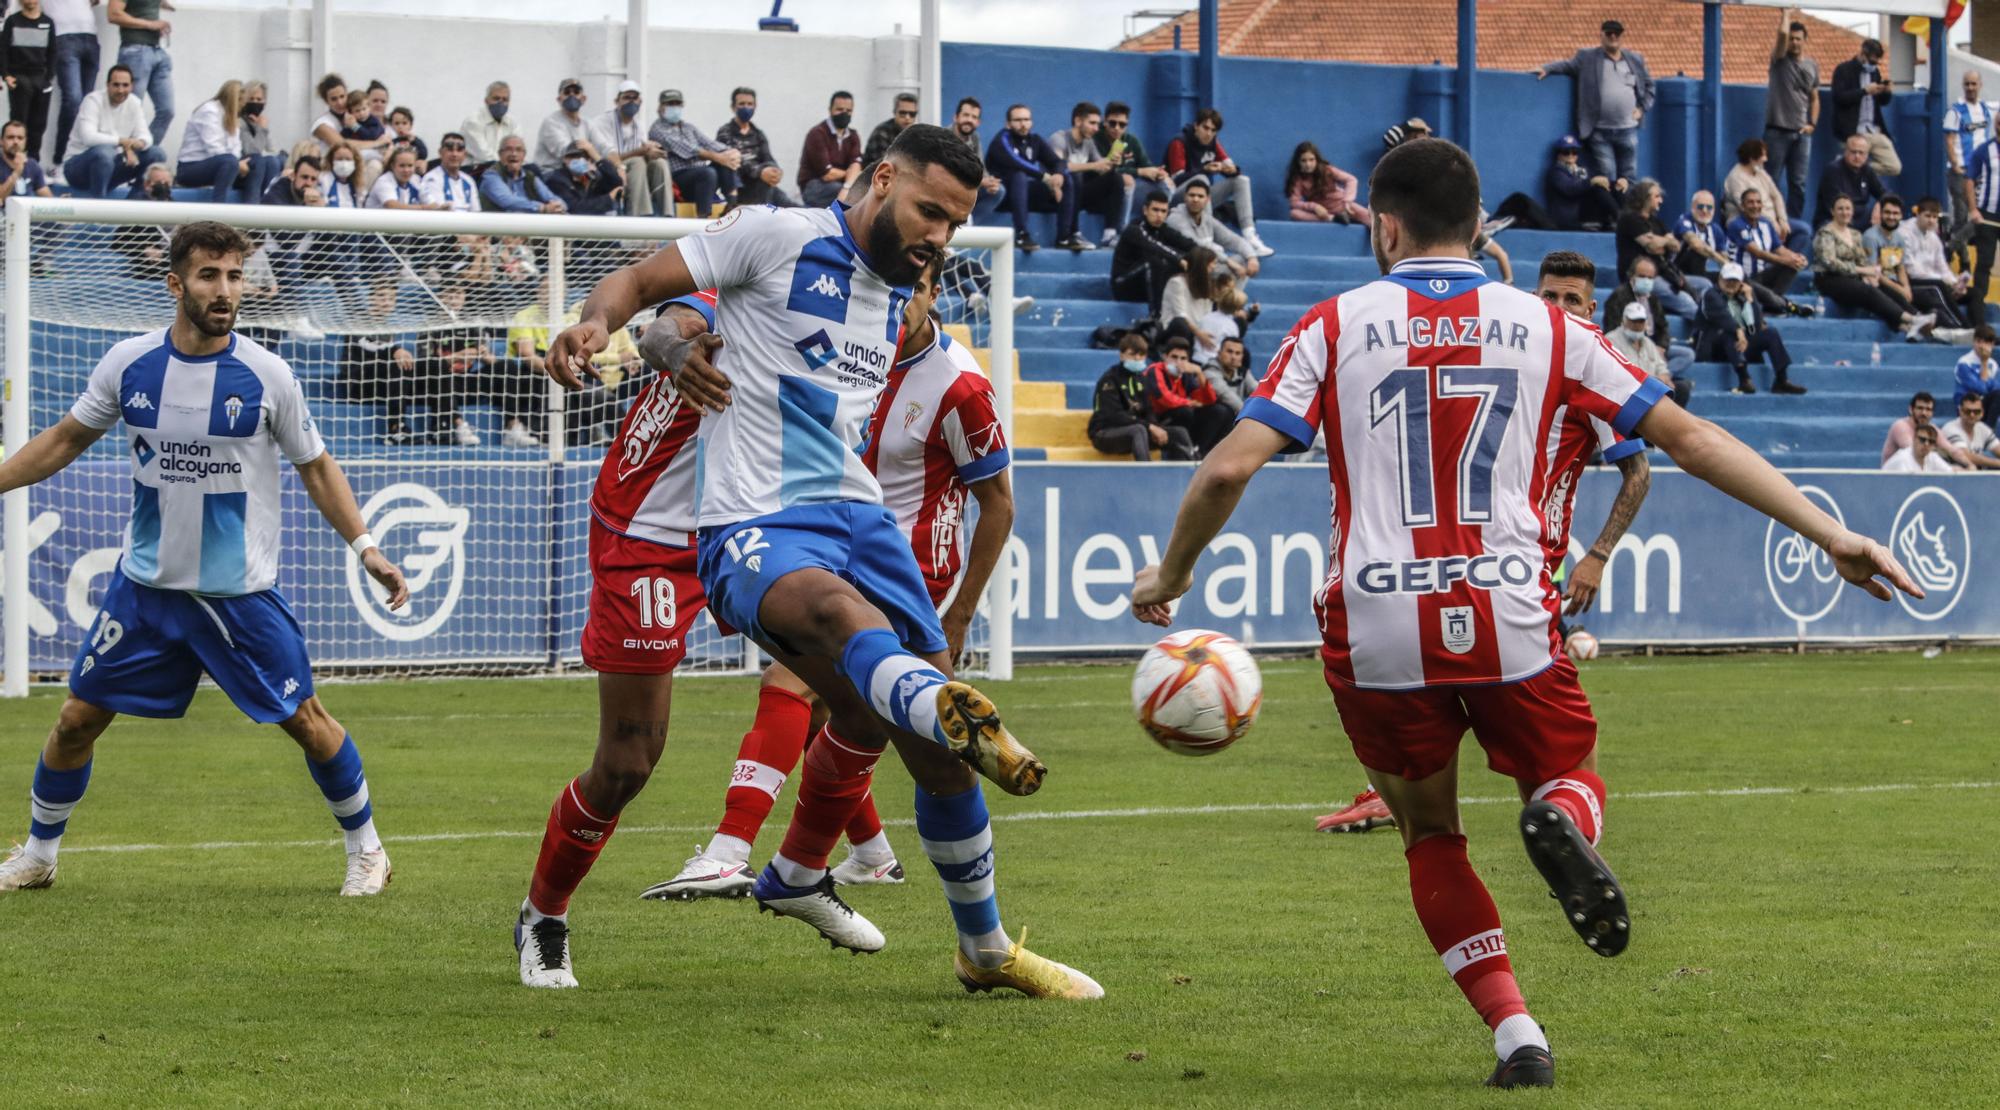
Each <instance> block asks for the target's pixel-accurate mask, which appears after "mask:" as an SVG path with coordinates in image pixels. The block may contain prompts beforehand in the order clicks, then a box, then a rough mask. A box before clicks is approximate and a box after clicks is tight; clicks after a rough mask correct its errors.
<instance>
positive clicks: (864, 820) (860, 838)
mask: <svg viewBox="0 0 2000 1110" xmlns="http://www.w3.org/2000/svg"><path fill="white" fill-rule="evenodd" d="M870 777H871V778H872V777H873V776H872V775H871V776H870ZM881 835H882V815H881V814H879V813H877V812H875V792H874V791H872V790H871V791H869V792H868V793H866V794H863V795H862V796H861V807H860V808H859V809H856V810H855V811H854V817H853V819H852V820H850V821H848V822H847V842H848V843H849V844H866V843H868V842H869V841H871V840H873V839H875V838H876V837H878V836H881Z"/></svg>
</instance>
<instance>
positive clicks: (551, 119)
mask: <svg viewBox="0 0 2000 1110" xmlns="http://www.w3.org/2000/svg"><path fill="white" fill-rule="evenodd" d="M589 99H590V98H589V97H588V96H586V95H585V94H584V91H583V82H581V81H579V80H577V79H576V78H574V77H565V78H563V79H562V80H561V81H558V82H556V110H555V111H553V112H550V113H549V114H548V115H547V116H544V117H543V118H542V126H541V128H540V129H539V130H538V131H536V132H535V159H534V161H535V166H536V167H537V168H539V169H540V170H541V171H542V172H543V173H557V172H560V171H561V170H562V164H563V151H566V150H568V149H569V148H570V147H571V145H573V144H577V143H581V144H583V146H584V147H585V148H586V149H587V150H588V151H589V153H590V160H591V161H592V162H595V161H597V160H598V152H597V144H596V143H593V142H591V141H590V125H589V124H588V123H585V122H584V120H583V105H584V102H585V101H587V100H589Z"/></svg>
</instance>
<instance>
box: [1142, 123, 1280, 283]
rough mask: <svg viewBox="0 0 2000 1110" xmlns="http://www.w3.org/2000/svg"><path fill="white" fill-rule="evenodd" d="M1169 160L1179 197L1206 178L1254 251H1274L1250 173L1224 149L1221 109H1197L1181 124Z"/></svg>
mask: <svg viewBox="0 0 2000 1110" xmlns="http://www.w3.org/2000/svg"><path fill="white" fill-rule="evenodd" d="M1166 164H1167V174H1168V175H1169V176H1170V177H1171V178H1172V179H1173V183H1174V188H1175V190H1176V191H1177V193H1176V196H1175V197H1174V199H1175V200H1179V199H1180V197H1179V195H1178V193H1179V192H1181V191H1185V190H1186V189H1187V187H1188V183H1189V182H1191V181H1203V182H1206V183H1207V184H1208V186H1209V187H1210V189H1211V190H1212V191H1213V192H1214V194H1215V203H1216V205H1217V206H1218V207H1220V206H1225V205H1226V206H1227V207H1228V208H1229V210H1230V214H1231V215H1233V216H1235V217H1236V226H1237V227H1239V228H1241V229H1242V231H1243V238H1244V239H1245V240H1246V241H1247V242H1248V243H1249V244H1250V246H1251V247H1252V248H1254V249H1253V251H1252V253H1253V254H1255V255H1257V256H1258V257H1264V256H1267V255H1270V254H1272V253H1274V252H1273V251H1272V250H1271V248H1270V247H1267V246H1265V245H1264V240H1262V239H1260V238H1258V236H1257V216H1256V213H1255V212H1254V211H1253V210H1252V208H1251V203H1250V192H1251V190H1250V175H1249V174H1246V173H1244V172H1243V170H1242V168H1241V167H1239V166H1237V164H1236V161H1235V159H1233V158H1231V157H1229V152H1228V151H1226V150H1224V149H1222V113H1221V112H1218V111H1216V110H1215V109H1213V108H1203V109H1201V110H1200V111H1198V112H1196V113H1195V114H1194V122H1193V123H1190V124H1188V125H1187V126H1186V127H1183V128H1181V133H1180V134H1178V135H1176V136H1174V137H1173V139H1172V140H1171V141H1170V142H1168V143H1167V155H1166Z"/></svg>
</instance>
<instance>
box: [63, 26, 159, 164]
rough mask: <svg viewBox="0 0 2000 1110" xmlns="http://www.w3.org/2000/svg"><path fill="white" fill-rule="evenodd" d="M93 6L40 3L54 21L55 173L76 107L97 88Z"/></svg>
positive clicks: (98, 61)
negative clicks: (59, 98) (58, 97)
mask: <svg viewBox="0 0 2000 1110" xmlns="http://www.w3.org/2000/svg"><path fill="white" fill-rule="evenodd" d="M96 6H97V0H44V2H43V4H42V7H44V8H47V9H48V12H49V15H51V16H53V17H55V21H56V37H55V42H54V44H53V46H52V48H51V49H52V50H53V51H54V58H55V81H56V88H57V89H58V90H59V91H60V92H61V93H62V107H61V108H58V109H57V110H56V141H55V145H54V146H53V147H51V148H50V154H51V156H52V157H54V158H55V160H56V163H57V167H56V168H57V172H58V173H60V172H61V171H62V161H63V159H64V157H65V153H64V152H66V151H67V150H69V135H70V131H71V129H72V128H74V127H75V126H76V113H77V110H78V109H79V108H81V107H82V105H83V98H84V97H86V96H89V95H90V94H91V93H92V92H93V91H95V90H96V88H97V70H98V67H99V66H100V65H101V64H103V63H102V61H101V58H102V52H101V47H100V46H99V44H98V41H97V16H96V13H94V12H93V11H91V9H92V8H94V7H96ZM147 137H148V138H151V137H152V133H151V132H148V133H147Z"/></svg>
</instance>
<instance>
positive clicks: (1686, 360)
mask: <svg viewBox="0 0 2000 1110" xmlns="http://www.w3.org/2000/svg"><path fill="white" fill-rule="evenodd" d="M1633 305H1638V306H1639V310H1640V311H1641V312H1643V313H1645V322H1646V326H1645V328H1644V329H1643V331H1644V332H1645V334H1646V335H1647V336H1648V337H1650V339H1651V342H1652V344H1653V346H1654V347H1655V348H1657V349H1658V351H1659V355H1660V364H1661V367H1662V368H1663V369H1664V370H1666V371H1667V373H1665V374H1662V375H1661V376H1660V377H1661V380H1662V381H1665V382H1667V383H1668V384H1669V385H1671V384H1672V383H1673V382H1674V380H1675V379H1685V378H1686V377H1687V370H1688V367H1689V366H1690V365H1692V364H1693V363H1694V348H1692V347H1689V346H1687V345H1685V344H1681V343H1676V342H1674V341H1673V335H1672V332H1671V331H1670V330H1669V329H1668V326H1667V310H1666V306H1665V304H1664V303H1663V302H1662V300H1661V298H1660V277H1659V267H1658V265H1656V264H1655V263H1654V262H1653V260H1652V259H1651V258H1648V257H1647V256H1645V255H1643V254H1640V255H1634V256H1633V257H1632V266H1631V268H1630V269H1629V270H1627V271H1626V272H1625V280H1624V282H1623V283H1621V284H1620V285H1619V286H1618V288H1616V289H1613V290H1612V291H1611V296H1610V297H1608V298H1606V299H1605V302H1604V318H1603V324H1604V334H1606V335H1610V334H1611V333H1612V332H1614V331H1617V330H1618V329H1619V328H1621V327H1623V326H1624V323H1623V322H1624V321H1626V320H1629V319H1631V318H1632V317H1631V308H1632V306H1633Z"/></svg>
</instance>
